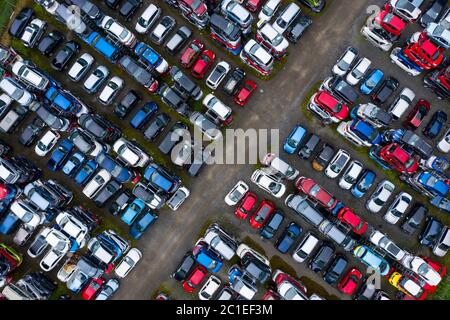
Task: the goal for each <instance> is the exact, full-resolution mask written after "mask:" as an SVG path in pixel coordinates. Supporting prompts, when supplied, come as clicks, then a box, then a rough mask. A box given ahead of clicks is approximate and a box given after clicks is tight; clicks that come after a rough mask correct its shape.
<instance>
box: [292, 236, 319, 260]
mask: <svg viewBox="0 0 450 320" xmlns="http://www.w3.org/2000/svg"><path fill="white" fill-rule="evenodd" d="M319 242H320V240H319V238H317V237H316V236H315V235H314V234H312V233H311V232H308V233H307V234H306V236H305V238H303V240H302V242H300V244H299V245H298V247H297V249H295V250H294V253H293V254H292V258H294V260H295V261H297V262H299V263H301V262H303V261H305V260H306V259H307V258H308V257H309V256H310V255H311V253H312V252H313V251H314V249H315V248H316V247H317V245H318V244H319Z"/></svg>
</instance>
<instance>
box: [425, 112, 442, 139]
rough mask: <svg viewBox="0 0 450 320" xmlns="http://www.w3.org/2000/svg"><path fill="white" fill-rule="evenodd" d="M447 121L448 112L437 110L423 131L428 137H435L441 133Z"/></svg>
mask: <svg viewBox="0 0 450 320" xmlns="http://www.w3.org/2000/svg"><path fill="white" fill-rule="evenodd" d="M446 122H447V114H446V113H445V112H444V111H437V112H435V113H434V114H433V116H432V117H431V120H430V122H428V124H427V126H426V127H425V128H424V129H423V131H422V132H423V134H424V135H425V136H426V137H427V138H429V139H434V138H436V137H437V136H438V135H439V134H440V132H441V130H442V128H443V127H444V125H445V124H446Z"/></svg>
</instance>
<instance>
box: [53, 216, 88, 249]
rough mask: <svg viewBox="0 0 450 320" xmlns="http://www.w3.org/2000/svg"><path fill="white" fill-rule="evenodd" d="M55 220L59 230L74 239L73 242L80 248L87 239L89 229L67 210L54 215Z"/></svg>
mask: <svg viewBox="0 0 450 320" xmlns="http://www.w3.org/2000/svg"><path fill="white" fill-rule="evenodd" d="M55 221H56V224H57V225H58V226H59V228H60V229H61V231H63V232H64V233H65V234H67V235H68V236H69V237H71V238H72V239H74V240H75V242H76V243H77V244H78V245H79V248H82V247H83V246H84V245H85V244H86V242H87V240H88V239H89V235H88V232H89V229H88V227H87V226H86V225H84V224H83V223H82V222H81V221H80V220H78V219H77V218H75V217H74V216H73V215H72V214H70V213H68V212H61V213H60V214H58V215H57V216H56V219H55Z"/></svg>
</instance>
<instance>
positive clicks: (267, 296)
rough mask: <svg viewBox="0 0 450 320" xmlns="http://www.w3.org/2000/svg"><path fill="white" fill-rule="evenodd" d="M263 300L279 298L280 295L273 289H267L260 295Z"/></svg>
mask: <svg viewBox="0 0 450 320" xmlns="http://www.w3.org/2000/svg"><path fill="white" fill-rule="evenodd" d="M262 299H263V300H280V296H279V295H278V293H276V292H275V291H273V290H271V289H269V290H267V292H266V293H265V294H264V296H263V297H262Z"/></svg>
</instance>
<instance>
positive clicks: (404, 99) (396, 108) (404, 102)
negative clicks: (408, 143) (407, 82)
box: [388, 88, 416, 120]
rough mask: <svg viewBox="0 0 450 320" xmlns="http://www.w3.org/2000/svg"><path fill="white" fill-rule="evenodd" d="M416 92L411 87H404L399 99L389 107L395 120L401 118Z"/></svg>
mask: <svg viewBox="0 0 450 320" xmlns="http://www.w3.org/2000/svg"><path fill="white" fill-rule="evenodd" d="M415 97H416V94H415V93H414V92H413V91H412V90H411V89H409V88H404V89H403V90H402V92H400V95H399V96H398V97H397V99H396V100H395V101H394V103H392V105H391V106H390V107H389V109H388V112H389V113H390V114H391V115H392V118H394V120H398V119H400V117H401V116H402V115H403V114H404V113H405V111H406V110H407V109H408V108H409V106H410V105H411V104H412V101H413V100H414V98H415Z"/></svg>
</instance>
